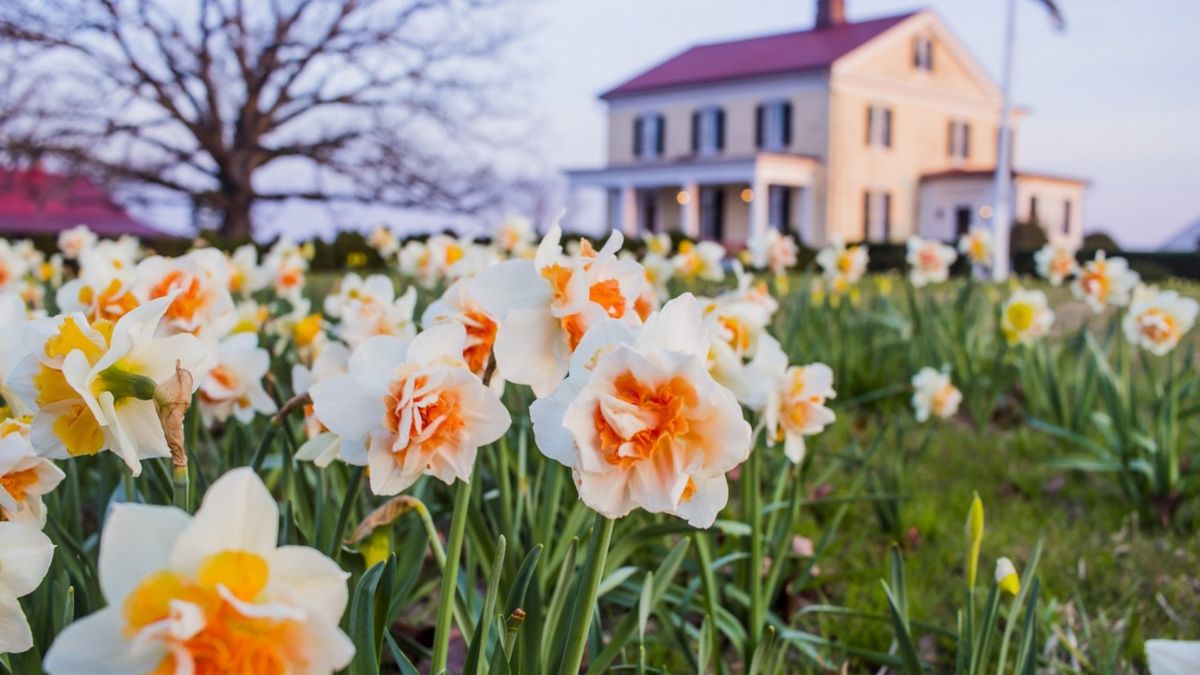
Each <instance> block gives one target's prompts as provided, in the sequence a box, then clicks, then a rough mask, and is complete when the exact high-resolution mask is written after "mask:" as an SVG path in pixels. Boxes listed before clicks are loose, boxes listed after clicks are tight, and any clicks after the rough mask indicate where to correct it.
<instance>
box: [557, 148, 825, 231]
mask: <svg viewBox="0 0 1200 675" xmlns="http://www.w3.org/2000/svg"><path fill="white" fill-rule="evenodd" d="M820 167H821V163H820V161H819V160H818V159H816V158H813V157H807V156H802V155H789V154H776V153H760V154H758V155H755V156H753V157H749V158H744V159H719V160H691V161H686V162H662V163H652V164H635V165H630V166H617V167H608V168H604V169H594V170H580V171H569V172H568V173H567V175H568V177H569V179H570V190H571V191H572V192H573V193H574V192H578V191H583V190H602V191H603V192H604V195H605V198H604V211H605V217H604V224H605V225H606V227H607V228H609V229H620V230H622V231H623V232H625V233H626V234H627V235H637V234H639V233H641V232H655V233H659V232H682V233H683V234H685V235H687V236H688V237H691V238H693V239H709V240H714V241H719V242H721V243H723V244H726V245H728V246H733V247H740V246H743V245H744V244H745V242H746V240H747V239H748V238H749V237H750V236H751V234H752V233H755V232H759V231H762V230H764V229H765V228H767V227H774V228H776V229H779V230H780V231H784V232H791V233H794V234H795V235H796V236H798V237H799V239H800V241H802V242H813V241H814V240H819V239H821V238H820V237H819V236H817V233H816V231H815V229H814V228H815V217H814V203H815V199H814V189H815V184H816V180H817V172H818V171H819V170H820Z"/></svg>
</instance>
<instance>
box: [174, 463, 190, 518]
mask: <svg viewBox="0 0 1200 675" xmlns="http://www.w3.org/2000/svg"><path fill="white" fill-rule="evenodd" d="M171 487H172V488H174V504H175V506H176V507H178V508H180V509H183V511H184V512H186V513H191V512H192V500H191V494H190V491H191V476H190V475H189V474H188V468H187V465H184V466H175V467H172V471H171Z"/></svg>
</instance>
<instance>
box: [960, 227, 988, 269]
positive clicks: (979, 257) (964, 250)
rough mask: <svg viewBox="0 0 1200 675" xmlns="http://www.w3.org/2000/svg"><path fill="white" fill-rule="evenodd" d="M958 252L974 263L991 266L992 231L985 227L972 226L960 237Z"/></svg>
mask: <svg viewBox="0 0 1200 675" xmlns="http://www.w3.org/2000/svg"><path fill="white" fill-rule="evenodd" d="M958 252H959V253H961V254H962V255H963V256H964V257H966V259H967V260H969V261H971V264H972V265H978V266H980V267H990V266H991V264H992V232H991V230H989V229H987V228H985V227H972V228H971V229H970V231H969V232H967V233H966V234H964V235H963V236H961V237H959V239H958Z"/></svg>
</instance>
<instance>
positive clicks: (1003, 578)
mask: <svg viewBox="0 0 1200 675" xmlns="http://www.w3.org/2000/svg"><path fill="white" fill-rule="evenodd" d="M996 583H997V584H998V585H999V586H1000V590H1002V591H1004V592H1005V593H1008V594H1009V595H1016V594H1017V593H1018V592H1020V590H1021V578H1020V577H1018V576H1017V568H1016V567H1014V566H1013V562H1012V561H1011V560H1009V559H1008V558H1000V559H999V560H997V561H996Z"/></svg>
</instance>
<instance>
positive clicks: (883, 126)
mask: <svg viewBox="0 0 1200 675" xmlns="http://www.w3.org/2000/svg"><path fill="white" fill-rule="evenodd" d="M867 145H869V146H871V147H874V148H890V147H892V109H891V108H885V107H883V106H879V105H873V106H870V107H868V108H867Z"/></svg>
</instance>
